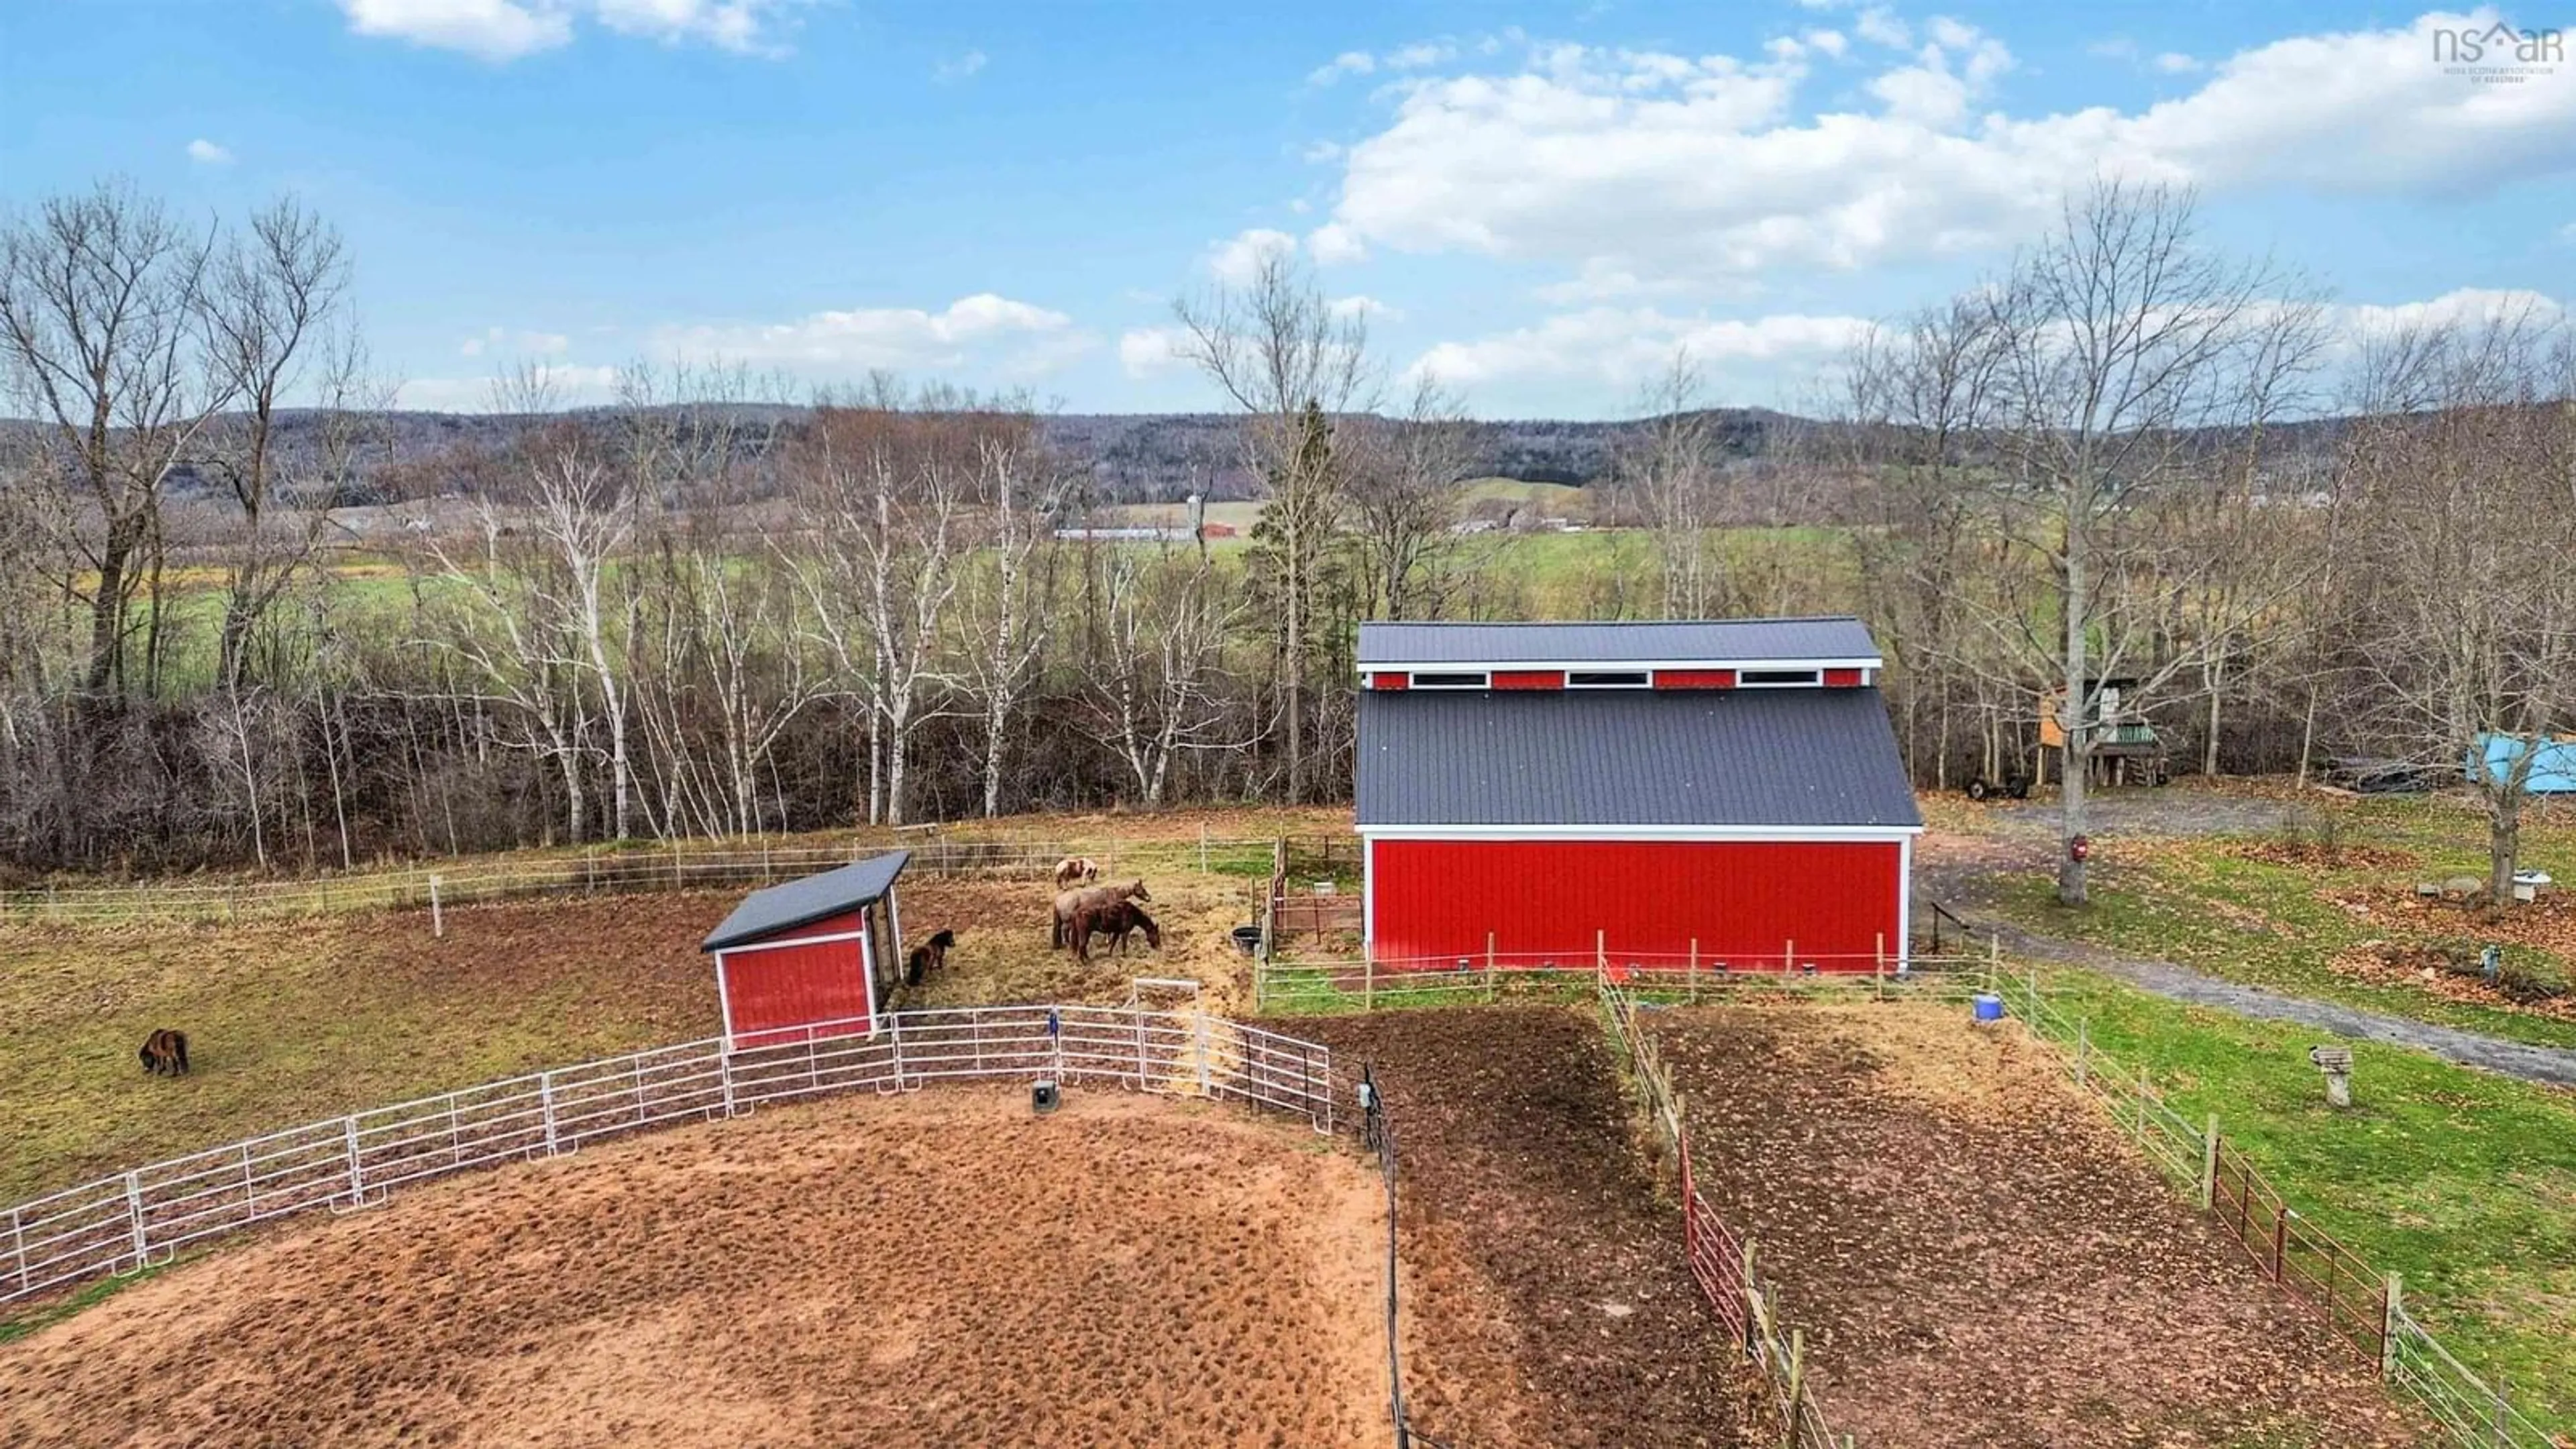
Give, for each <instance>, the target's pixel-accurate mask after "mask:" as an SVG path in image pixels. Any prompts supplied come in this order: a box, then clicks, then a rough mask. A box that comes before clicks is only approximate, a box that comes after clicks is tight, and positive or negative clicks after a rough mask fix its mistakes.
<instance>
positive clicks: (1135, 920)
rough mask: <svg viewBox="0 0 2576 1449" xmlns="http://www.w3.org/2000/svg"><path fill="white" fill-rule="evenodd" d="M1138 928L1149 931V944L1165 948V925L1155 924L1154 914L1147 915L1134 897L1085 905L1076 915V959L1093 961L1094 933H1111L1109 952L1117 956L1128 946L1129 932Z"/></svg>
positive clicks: (1088, 962) (1147, 932) (1098, 934)
mask: <svg viewBox="0 0 2576 1449" xmlns="http://www.w3.org/2000/svg"><path fill="white" fill-rule="evenodd" d="M1136 930H1142V931H1143V932H1144V933H1145V944H1146V945H1147V946H1148V947H1150V948H1152V949H1154V950H1157V951H1159V950H1161V949H1163V928H1162V927H1160V926H1157V925H1155V924H1154V918H1153V917H1152V916H1149V915H1146V914H1145V913H1144V911H1143V910H1141V909H1139V908H1138V907H1137V905H1136V903H1135V902H1134V901H1129V900H1118V901H1111V902H1109V903H1108V904H1106V905H1090V906H1084V907H1083V908H1082V909H1081V910H1079V911H1076V912H1074V915H1073V955H1074V959H1075V960H1077V961H1080V962H1081V963H1082V964H1084V965H1086V966H1088V965H1090V964H1091V938H1092V937H1093V936H1107V937H1108V938H1109V954H1110V955H1111V956H1112V957H1115V956H1117V955H1118V954H1119V953H1120V952H1121V951H1123V950H1125V949H1126V947H1127V935H1128V933H1129V932H1131V931H1136Z"/></svg>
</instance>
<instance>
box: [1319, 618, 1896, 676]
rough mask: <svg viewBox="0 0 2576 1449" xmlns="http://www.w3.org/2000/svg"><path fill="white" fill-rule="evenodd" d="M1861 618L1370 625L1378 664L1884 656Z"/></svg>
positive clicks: (1368, 657)
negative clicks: (1873, 641)
mask: <svg viewBox="0 0 2576 1449" xmlns="http://www.w3.org/2000/svg"><path fill="white" fill-rule="evenodd" d="M1878 657H1879V654H1878V646H1877V645H1876V644H1873V643H1871V642H1870V638H1869V630H1867V629H1865V628H1863V627H1862V626H1861V622H1860V621H1859V620H1858V619H1854V618H1849V617H1844V616H1837V617H1829V618H1816V619H1692V620H1684V621H1678V622H1671V623H1578V624H1362V625H1361V626H1360V648H1359V662H1360V665H1361V667H1362V668H1366V667H1368V666H1369V665H1372V664H1635V663H1644V662H1650V661H1675V662H1686V661H1693V660H1705V661H1709V662H1712V663H1716V662H1730V663H1731V662H1757V661H1762V660H1791V659H1795V660H1810V659H1876V658H1878Z"/></svg>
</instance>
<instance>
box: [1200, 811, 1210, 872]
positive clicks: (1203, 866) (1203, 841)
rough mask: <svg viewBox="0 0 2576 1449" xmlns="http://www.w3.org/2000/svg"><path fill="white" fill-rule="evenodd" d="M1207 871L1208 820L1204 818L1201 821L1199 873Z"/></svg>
mask: <svg viewBox="0 0 2576 1449" xmlns="http://www.w3.org/2000/svg"><path fill="white" fill-rule="evenodd" d="M1207 873H1208V868H1207V822H1206V821H1204V820H1202V821H1200V822H1199V874H1201V875H1205V874H1207Z"/></svg>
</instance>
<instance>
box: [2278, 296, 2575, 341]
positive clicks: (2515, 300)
mask: <svg viewBox="0 0 2576 1449" xmlns="http://www.w3.org/2000/svg"><path fill="white" fill-rule="evenodd" d="M2566 310H2567V308H2566V304H2564V303H2562V302H2560V301H2558V300H2557V299H2556V298H2553V297H2551V296H2550V295H2549V294H2548V293H2546V292H2534V291H2529V290H2523V289H2498V288H2488V287H2462V288H2460V289H2458V290H2456V291H2452V292H2445V293H2443V294H2442V295H2441V296H2439V297H2431V298H2427V299H2425V300H2423V301H2420V302H2398V303H2370V302H2354V303H2345V304H2343V305H2341V306H2337V307H2334V308H2332V309H2330V310H2329V313H2328V320H2329V321H2330V322H2331V323H2333V324H2335V327H2336V330H2337V331H2338V332H2340V333H2341V334H2342V336H2343V337H2344V338H2345V339H2346V340H2347V341H2361V340H2364V339H2367V338H2370V337H2374V336H2384V335H2387V334H2389V333H2393V332H2409V331H2414V330H2417V329H2421V328H2435V327H2454V326H2462V325H2466V326H2476V325H2478V324H2481V323H2486V322H2501V321H2506V320H2509V319H2516V318H2522V319H2528V320H2531V321H2534V322H2547V321H2550V320H2552V319H2554V318H2557V317H2559V316H2561V315H2563V314H2564V313H2565V312H2566Z"/></svg>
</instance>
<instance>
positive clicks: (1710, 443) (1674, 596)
mask: <svg viewBox="0 0 2576 1449" xmlns="http://www.w3.org/2000/svg"><path fill="white" fill-rule="evenodd" d="M1706 390H1707V389H1706V379H1705V378H1704V377H1703V376H1702V375H1701V373H1700V370H1699V366H1698V364H1697V363H1695V362H1693V361H1692V360H1691V358H1690V354H1689V353H1687V352H1677V353H1675V354H1674V355H1673V359H1672V362H1671V364H1670V365H1669V366H1667V367H1666V368H1665V370H1664V371H1663V372H1662V373H1661V374H1659V375H1658V376H1657V377H1656V378H1655V380H1654V381H1652V382H1651V383H1649V384H1647V386H1646V389H1645V391H1644V392H1643V393H1642V394H1641V395H1640V396H1639V398H1638V400H1637V403H1638V411H1639V412H1640V413H1641V414H1642V415H1643V416H1644V418H1645V422H1644V423H1643V424H1642V425H1641V427H1640V428H1639V430H1638V433H1637V435H1636V436H1635V437H1634V438H1633V439H1632V440H1631V441H1630V442H1628V443H1627V444H1626V445H1625V446H1624V447H1622V449H1621V450H1620V452H1619V455H1618V457H1617V459H1616V462H1615V467H1616V470H1617V472H1616V476H1617V479H1618V483H1617V492H1618V495H1619V497H1620V498H1621V499H1622V501H1623V502H1624V503H1625V504H1626V505H1627V508H1628V509H1629V511H1630V512H1631V513H1633V514H1634V515H1635V517H1636V519H1637V521H1638V522H1639V523H1640V524H1641V525H1643V526H1644V528H1645V529H1646V531H1647V536H1648V537H1649V538H1651V539H1652V540H1653V541H1654V549H1655V558H1656V562H1657V564H1658V565H1659V567H1660V569H1661V572H1662V576H1663V611H1664V617H1665V618H1667V619H1701V618H1707V617H1708V616H1710V615H1711V614H1714V613H1716V612H1718V611H1719V610H1720V609H1721V608H1722V607H1723V604H1724V600H1725V590H1726V576H1725V566H1724V560H1723V559H1722V558H1721V557H1720V556H1719V554H1718V539H1719V534H1718V532H1717V524H1718V510H1719V501H1720V500H1719V486H1718V472H1717V458H1716V448H1717V440H1716V438H1715V436H1714V435H1713V433H1712V431H1711V429H1710V427H1709V418H1708V413H1707V403H1706V400H1705V399H1706Z"/></svg>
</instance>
